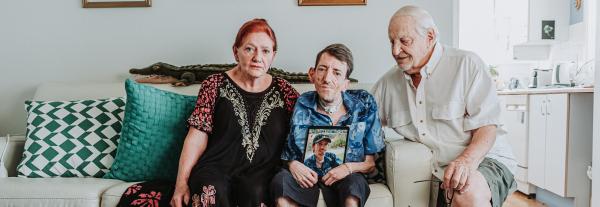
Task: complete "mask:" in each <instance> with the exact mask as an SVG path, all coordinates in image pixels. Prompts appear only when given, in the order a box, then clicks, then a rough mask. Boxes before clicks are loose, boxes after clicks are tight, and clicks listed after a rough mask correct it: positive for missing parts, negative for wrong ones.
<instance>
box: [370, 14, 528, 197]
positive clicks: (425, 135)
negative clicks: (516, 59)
mask: <svg viewBox="0 0 600 207" xmlns="http://www.w3.org/2000/svg"><path fill="white" fill-rule="evenodd" d="M388 34H389V39H390V44H391V48H392V56H393V57H394V59H395V60H396V63H397V65H396V66H394V67H393V68H392V69H391V70H390V71H388V72H387V73H386V74H385V75H384V76H383V77H382V78H381V79H380V80H379V81H377V83H376V84H375V86H374V87H373V90H372V93H373V95H374V96H375V99H376V101H377V103H378V104H379V106H380V107H379V117H381V122H382V124H383V125H384V126H387V127H390V128H392V129H394V131H396V132H397V133H398V134H400V135H402V136H404V137H405V138H406V139H408V140H412V141H415V142H419V143H422V144H424V145H425V146H427V147H428V148H429V149H430V150H431V151H432V153H433V160H434V161H433V163H432V166H433V169H434V170H433V172H432V173H433V175H434V176H435V177H436V178H437V179H439V181H442V183H441V184H440V188H441V189H442V190H443V191H440V192H443V195H442V193H440V196H438V200H441V201H443V200H444V199H443V198H444V197H445V202H446V204H450V205H451V206H494V207H500V206H502V203H503V202H504V200H505V199H506V197H507V196H508V195H509V194H510V193H512V192H513V191H514V190H515V188H516V182H515V180H514V176H513V173H514V171H515V168H516V161H515V158H514V156H513V154H512V150H511V148H510V146H509V145H508V143H507V141H506V139H505V137H504V134H506V133H505V131H504V130H503V129H502V127H501V124H500V123H499V116H500V104H499V100H498V97H497V94H496V91H495V90H496V89H495V87H494V84H493V82H492V79H491V78H490V74H489V71H488V68H487V66H486V64H485V63H484V62H483V61H482V60H481V58H479V57H478V56H477V55H476V54H474V53H472V52H468V51H464V50H459V49H455V48H451V47H448V46H445V45H442V44H440V43H439V42H438V31H437V27H436V25H435V22H434V21H433V18H432V17H431V15H430V14H429V13H428V12H427V11H425V10H423V9H421V8H418V7H416V6H405V7H402V8H401V9H399V10H398V11H397V12H396V13H395V14H394V15H393V16H392V18H391V20H390V23H389V28H388Z"/></svg>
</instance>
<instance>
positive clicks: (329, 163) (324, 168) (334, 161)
mask: <svg viewBox="0 0 600 207" xmlns="http://www.w3.org/2000/svg"><path fill="white" fill-rule="evenodd" d="M323 157H324V158H323V164H322V165H321V168H318V167H317V158H316V157H315V155H314V154H313V155H311V156H310V157H308V158H306V160H304V164H305V165H306V167H309V168H310V169H312V170H314V171H315V172H317V174H318V175H319V177H323V176H325V174H327V172H329V170H331V169H333V168H334V167H337V166H339V165H340V164H338V163H341V162H342V161H341V160H340V158H338V157H336V156H335V154H333V153H331V152H325V155H324V156H323Z"/></svg>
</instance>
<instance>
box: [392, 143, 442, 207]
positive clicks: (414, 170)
mask: <svg viewBox="0 0 600 207" xmlns="http://www.w3.org/2000/svg"><path fill="white" fill-rule="evenodd" d="M386 142H387V143H386V154H385V156H386V158H385V159H386V178H387V183H388V187H389V188H390V191H391V192H392V195H393V197H394V206H429V194H430V188H431V186H430V184H431V183H430V182H420V183H414V182H415V181H418V180H429V179H431V172H432V166H431V159H432V158H433V155H432V153H431V151H430V150H429V149H428V148H427V147H426V146H425V145H423V144H420V143H417V142H412V141H409V140H406V139H399V140H392V141H386Z"/></svg>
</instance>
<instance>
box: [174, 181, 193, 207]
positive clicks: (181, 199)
mask: <svg viewBox="0 0 600 207" xmlns="http://www.w3.org/2000/svg"><path fill="white" fill-rule="evenodd" d="M189 202H190V187H189V186H188V185H187V183H184V184H177V185H175V192H174V193H173V198H172V199H171V206H172V207H183V206H187V205H188V203H189ZM182 204H183V205H182Z"/></svg>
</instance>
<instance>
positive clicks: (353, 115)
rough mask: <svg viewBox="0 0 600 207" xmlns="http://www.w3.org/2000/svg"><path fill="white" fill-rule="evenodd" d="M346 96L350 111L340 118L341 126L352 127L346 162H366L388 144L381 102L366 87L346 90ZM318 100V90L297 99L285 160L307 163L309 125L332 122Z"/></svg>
mask: <svg viewBox="0 0 600 207" xmlns="http://www.w3.org/2000/svg"><path fill="white" fill-rule="evenodd" d="M342 99H343V104H344V106H345V107H346V111H347V113H346V115H344V116H342V117H341V118H340V120H339V121H338V123H337V126H348V127H349V128H350V131H349V134H348V136H349V139H348V143H347V144H348V147H347V148H348V149H347V151H346V159H345V162H363V161H364V160H365V155H372V154H375V153H378V152H381V151H383V149H384V147H385V145H384V143H383V132H382V128H381V122H380V121H379V115H378V113H377V103H375V99H374V98H373V96H372V95H371V94H369V92H367V91H365V90H347V91H344V92H342ZM317 100H318V99H317V92H315V91H310V92H306V93H303V94H302V95H300V97H299V98H298V100H297V101H296V105H295V106H294V113H293V115H292V120H291V122H290V124H291V127H290V133H289V135H288V138H287V141H286V143H285V146H284V148H283V153H282V154H281V159H282V160H287V161H291V160H297V161H299V162H303V160H302V157H303V154H304V147H305V146H306V145H305V143H306V136H307V133H308V128H309V127H310V126H331V125H332V121H331V119H330V118H329V116H327V115H324V114H321V113H318V112H317Z"/></svg>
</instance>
